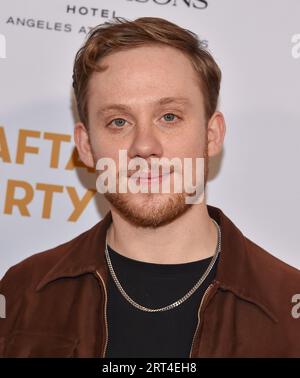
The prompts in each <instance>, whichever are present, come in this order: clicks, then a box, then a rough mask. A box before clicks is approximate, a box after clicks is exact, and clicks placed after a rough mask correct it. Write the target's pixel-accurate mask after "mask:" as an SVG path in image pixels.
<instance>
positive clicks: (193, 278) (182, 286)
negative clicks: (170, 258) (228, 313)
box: [105, 246, 218, 358]
mask: <svg viewBox="0 0 300 378" xmlns="http://www.w3.org/2000/svg"><path fill="white" fill-rule="evenodd" d="M108 251H109V255H110V259H111V262H112V266H113V268H114V271H115V273H116V276H117V278H118V280H119V281H120V283H121V285H122V287H123V289H124V290H125V292H126V293H127V294H128V295H129V296H130V297H131V299H133V300H134V301H135V302H137V303H138V304H140V305H143V306H145V307H148V308H157V307H165V306H167V305H169V304H171V303H173V302H175V301H177V300H178V299H180V298H181V297H183V296H184V295H185V294H186V293H187V292H188V291H189V290H190V289H191V288H192V287H193V286H194V285H195V283H196V282H197V281H198V280H199V278H200V277H201V276H202V275H203V273H204V272H205V270H206V269H207V267H208V265H209V263H210V261H211V259H212V258H211V257H210V258H206V259H203V260H198V261H193V262H189V263H184V264H155V263H148V262H143V261H138V260H134V259H131V258H128V257H125V256H123V255H121V254H119V253H117V252H116V251H114V250H113V249H112V248H110V247H109V246H108ZM217 262H218V260H217V261H216V262H215V264H214V267H213V269H212V270H211V272H210V274H209V275H208V277H207V278H206V280H205V281H204V282H203V283H202V285H201V286H200V287H199V288H198V289H197V290H196V291H195V292H194V293H193V294H192V296H190V297H189V298H188V299H187V300H186V301H185V302H183V303H182V304H181V305H179V306H177V307H175V308H173V309H171V310H167V311H162V312H155V313H150V312H145V311H142V310H139V309H137V308H136V307H134V306H133V305H132V304H130V303H129V302H128V301H127V300H126V299H125V298H124V297H123V295H122V294H121V293H120V291H119V289H118V288H117V286H116V285H115V283H114V281H113V279H112V277H111V275H110V274H109V282H108V303H107V306H108V307H107V319H108V345H107V350H106V354H105V357H107V358H113V357H120V358H122V357H124V358H137V357H146V358H160V357H164V358H180V357H189V354H190V350H191V344H192V340H193V336H194V333H195V330H196V326H197V322H198V309H199V305H200V302H201V299H202V296H203V294H204V292H205V290H206V289H207V287H208V286H209V284H210V283H211V282H212V280H213V279H214V277H215V274H216V267H217Z"/></svg>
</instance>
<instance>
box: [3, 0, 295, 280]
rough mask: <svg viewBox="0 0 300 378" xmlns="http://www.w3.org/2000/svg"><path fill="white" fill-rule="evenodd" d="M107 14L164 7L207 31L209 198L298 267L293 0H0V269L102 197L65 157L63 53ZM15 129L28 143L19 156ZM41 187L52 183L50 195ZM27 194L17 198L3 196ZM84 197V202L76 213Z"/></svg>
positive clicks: (68, 104)
mask: <svg viewBox="0 0 300 378" xmlns="http://www.w3.org/2000/svg"><path fill="white" fill-rule="evenodd" d="M205 3H206V4H207V6H206V7H205ZM201 8H204V9H201ZM114 16H122V17H125V18H128V19H135V18H137V17H142V16H159V17H163V18H166V19H168V20H170V21H173V22H175V23H178V24H179V25H180V26H182V27H185V28H188V29H190V30H192V31H194V32H196V33H197V34H198V35H199V36H200V37H201V38H202V39H203V40H206V41H208V46H209V50H210V51H211V52H212V53H213V55H214V57H215V58H216V60H217V62H218V63H219V65H220V66H221V69H222V72H223V81H222V90H221V100H220V110H221V111H223V113H224V115H225V118H226V123H227V134H226V140H225V148H224V153H223V156H222V160H221V166H220V169H219V170H217V171H216V172H215V174H214V175H213V176H212V179H211V181H210V182H209V185H208V203H209V204H212V205H215V206H218V207H220V208H221V209H222V210H223V211H224V212H225V214H226V215H228V216H229V217H230V218H231V219H232V220H233V222H234V223H235V224H236V225H237V226H238V227H239V228H240V229H241V230H242V232H244V234H245V235H246V236H248V237H249V238H250V239H252V240H253V241H255V242H256V243H257V244H259V245H261V246H262V247H263V248H265V249H267V250H268V251H270V252H271V253H272V254H273V255H275V256H277V257H279V258H280V259H282V260H284V261H286V262H287V263H289V264H290V265H293V266H295V267H297V268H300V248H299V234H298V233H299V221H298V214H299V213H300V202H299V197H300V177H299V169H298V162H299V158H298V153H299V151H300V149H299V146H300V142H299V141H300V128H299V126H300V106H299V99H300V18H299V16H300V1H299V0H288V1H285V2H283V1H281V0H264V1H261V0H251V1H248V0H222V1H220V0H207V1H206V2H205V1H200V0H198V1H197V0H176V1H175V0H139V1H138V0H85V1H83V0H81V1H78V0H73V1H71V0H70V1H65V0H51V1H50V0H6V1H5V0H2V1H1V3H0V172H1V175H0V241H1V244H0V245H1V249H0V277H1V276H2V275H3V274H4V272H5V271H6V270H7V269H8V268H9V267H10V266H12V265H13V264H15V263H17V262H19V261H20V260H22V259H24V258H25V257H27V256H29V255H31V254H33V253H36V252H40V251H43V250H46V249H48V248H51V247H54V246H56V245H58V244H61V243H63V242H65V241H67V240H70V239H71V238H73V237H75V236H76V235H78V234H79V233H81V232H83V231H85V230H86V229H88V228H89V227H91V226H92V225H94V224H95V223H96V222H98V221H99V219H101V218H102V217H103V216H104V215H105V213H106V211H107V204H106V202H105V201H104V200H103V198H99V197H100V196H98V197H96V198H97V200H95V197H93V198H91V199H90V200H89V198H88V197H87V196H88V195H89V193H90V194H92V192H88V190H89V189H93V188H94V187H95V183H94V176H93V175H92V174H91V173H89V172H87V170H86V169H85V168H76V169H66V165H67V163H68V161H69V159H70V156H71V153H72V150H73V147H74V142H73V137H72V133H73V125H74V117H73V110H72V97H71V93H72V91H71V90H72V79H71V77H72V65H73V59H74V56H75V53H76V51H77V50H78V48H79V47H80V46H81V44H82V43H83V40H84V38H85V35H86V32H87V31H88V28H89V27H91V26H95V25H96V24H99V23H103V22H105V21H107V20H108V19H110V18H111V17H114ZM26 135H27V137H26ZM24 138H27V139H26V144H27V145H28V146H31V147H30V148H31V152H30V151H29V152H27V153H26V154H25V155H24V159H23V156H22V153H23V152H24V147H22V143H23V144H24V141H25V139H24ZM55 138H56V140H62V142H61V143H60V144H59V143H58V142H53V140H54V139H55ZM45 185H46V186H45ZM49 185H55V187H53V186H49ZM13 188H15V191H13V190H14V189H13ZM45 188H46V189H47V190H49V188H52V189H53V190H55V193H54V194H53V198H52V203H50V201H49V198H46V197H45ZM48 193H49V192H48ZM25 194H26V196H27V197H26V198H25V200H26V201H27V205H26V206H23V208H18V207H17V206H11V205H12V204H13V202H12V201H13V198H15V201H17V199H22V198H24V196H25ZM85 195H86V197H84V196H85ZM82 198H85V199H86V203H85V206H82V208H81V210H82V211H80V209H78V206H75V207H76V209H77V211H76V212H75V214H74V212H73V210H74V205H73V203H76V199H77V202H78V203H79V202H80V200H81V199H82ZM44 202H45V204H46V207H45V208H44V209H43V207H44ZM78 203H77V205H78ZM23 204H24V200H23ZM20 209H21V211H20ZM72 213H73V215H72V220H68V218H69V217H70V216H71V214H72Z"/></svg>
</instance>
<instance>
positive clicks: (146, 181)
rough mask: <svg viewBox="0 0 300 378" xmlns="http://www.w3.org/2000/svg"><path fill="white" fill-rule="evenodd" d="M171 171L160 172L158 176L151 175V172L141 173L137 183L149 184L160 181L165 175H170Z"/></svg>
mask: <svg viewBox="0 0 300 378" xmlns="http://www.w3.org/2000/svg"><path fill="white" fill-rule="evenodd" d="M171 173H172V172H168V173H165V174H161V175H159V176H152V175H151V174H146V175H143V174H141V175H140V176H139V177H138V183H140V184H151V183H152V182H159V183H160V182H162V181H163V180H164V179H165V178H166V177H167V176H170V174H171Z"/></svg>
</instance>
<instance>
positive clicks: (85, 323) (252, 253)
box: [0, 206, 300, 357]
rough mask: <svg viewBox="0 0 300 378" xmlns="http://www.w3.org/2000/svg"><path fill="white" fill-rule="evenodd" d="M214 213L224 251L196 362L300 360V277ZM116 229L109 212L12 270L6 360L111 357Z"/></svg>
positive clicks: (1, 332)
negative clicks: (110, 284) (109, 253)
mask: <svg viewBox="0 0 300 378" xmlns="http://www.w3.org/2000/svg"><path fill="white" fill-rule="evenodd" d="M208 211H209V214H210V216H211V217H213V218H214V219H215V220H216V221H217V222H218V223H219V225H220V226H221V230H222V249H221V255H220V261H219V265H218V270H217V275H216V279H215V280H214V282H213V283H212V284H211V285H210V286H209V288H208V289H207V291H206V292H205V295H204V297H203V300H202V302H201V304H200V306H199V312H198V319H199V320H198V325H197V329H196V330H195V334H194V338H193V342H192V344H191V351H190V357H244V356H245V357H254V356H259V357H262V356H264V357H278V356H280V357H284V356H288V357H292V356H297V357H300V318H298V319H297V318H296V317H295V316H294V317H293V316H292V314H291V312H292V307H293V306H294V304H293V303H292V297H293V296H294V295H295V294H300V272H299V271H298V270H297V269H295V268H292V267H290V266H288V265H287V264H285V263H283V262H281V261H279V260H278V259H276V258H275V257H273V256H271V255H270V254H268V253H267V252H266V251H264V250H263V249H262V248H260V247H259V246H257V245H256V244H254V243H253V242H252V241H250V240H249V239H247V238H246V237H245V236H244V235H243V234H242V233H241V231H239V229H238V228H237V227H236V226H235V225H234V224H233V223H232V222H231V221H230V220H229V219H228V218H227V217H226V216H225V215H224V213H223V212H222V211H221V210H220V209H218V208H215V207H212V206H208ZM110 222H111V213H110V212H108V213H107V214H106V216H105V217H104V219H103V220H101V221H100V222H99V223H97V224H96V225H95V226H94V227H92V228H91V229H90V230H88V231H86V232H84V233H82V234H81V235H79V236H78V237H76V238H74V239H73V240H71V241H69V242H67V243H65V244H62V245H60V246H58V247H56V248H53V249H51V250H49V251H46V252H42V253H38V254H35V255H33V256H31V257H29V258H27V259H26V260H24V261H22V262H21V263H19V264H17V265H15V266H14V267H12V268H10V269H9V270H8V271H7V273H6V275H5V276H4V278H3V279H2V281H1V286H0V293H1V294H3V295H4V296H5V298H6V318H5V319H0V356H4V357H44V356H46V357H67V356H73V357H103V356H105V351H106V347H107V342H108V338H109V335H108V323H107V322H109V319H107V316H106V305H107V278H108V269H107V266H106V262H105V255H104V246H105V233H106V230H107V228H108V226H109V224H110ZM287 248H288V246H287ZM120 316H122V314H120ZM183 326H184V325H183ZM145 342H147V340H145ZM162 357H163V356H162Z"/></svg>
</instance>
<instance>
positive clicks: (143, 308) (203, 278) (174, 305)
mask: <svg viewBox="0 0 300 378" xmlns="http://www.w3.org/2000/svg"><path fill="white" fill-rule="evenodd" d="M212 220H213V222H214V223H215V225H216V227H217V231H218V242H217V247H216V251H215V254H214V256H213V258H212V259H211V262H210V264H209V265H208V267H207V269H206V271H205V272H204V274H203V275H202V277H200V279H199V280H198V282H197V283H196V284H195V285H194V286H193V287H192V289H191V290H190V291H188V292H187V293H186V294H185V295H184V296H183V297H182V298H180V299H178V300H177V301H176V302H173V303H171V304H169V305H168V306H165V307H160V308H148V307H145V306H142V305H140V304H138V303H136V302H135V301H134V300H133V299H131V298H130V296H129V295H128V294H127V293H126V292H125V290H124V289H123V287H122V285H121V284H120V282H119V280H118V278H117V276H116V273H115V271H114V269H113V266H112V263H111V260H110V257H109V253H108V249H107V238H106V239H105V256H106V260H107V264H108V267H109V270H110V273H111V275H112V278H113V280H114V282H115V284H116V285H117V288H118V289H119V291H120V292H121V294H122V295H123V297H124V298H125V299H126V300H127V301H128V302H129V303H130V304H131V305H132V306H134V307H136V308H138V309H139V310H142V311H146V312H160V311H167V310H171V309H172V308H174V307H177V306H179V305H181V304H182V303H183V302H184V301H186V300H187V299H188V298H189V297H190V296H191V295H192V294H193V293H194V292H195V291H196V290H197V289H198V287H199V286H200V285H202V283H203V282H204V281H205V279H206V277H207V276H208V275H209V273H210V271H211V270H212V268H213V266H214V264H215V262H216V260H217V258H218V256H219V253H220V251H221V229H220V227H219V225H218V223H217V222H216V221H215V220H214V219H212Z"/></svg>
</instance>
